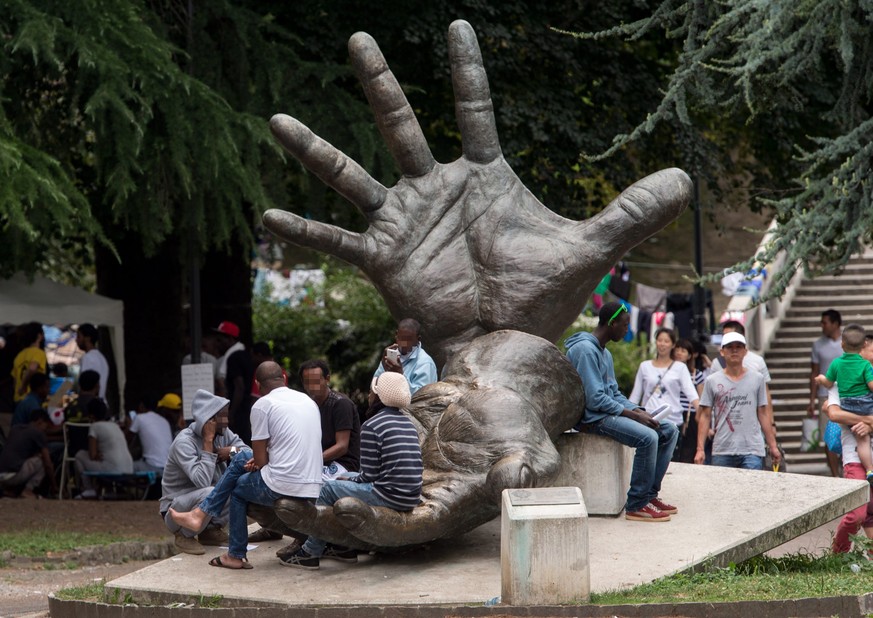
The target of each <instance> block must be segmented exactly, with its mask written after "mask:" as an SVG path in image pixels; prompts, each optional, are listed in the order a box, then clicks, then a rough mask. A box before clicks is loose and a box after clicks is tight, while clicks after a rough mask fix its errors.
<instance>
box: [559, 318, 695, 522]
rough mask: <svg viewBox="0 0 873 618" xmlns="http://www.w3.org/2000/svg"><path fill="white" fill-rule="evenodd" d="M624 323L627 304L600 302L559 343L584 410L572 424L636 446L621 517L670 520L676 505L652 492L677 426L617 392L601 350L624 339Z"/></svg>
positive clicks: (666, 463) (608, 356)
mask: <svg viewBox="0 0 873 618" xmlns="http://www.w3.org/2000/svg"><path fill="white" fill-rule="evenodd" d="M629 321H630V320H629V319H628V313H627V307H625V306H624V305H622V304H620V303H614V302H613V303H606V304H605V305H603V307H601V309H600V313H599V314H598V323H597V328H595V329H594V332H591V333H584V332H583V333H576V334H575V335H572V336H571V337H569V338H568V339H567V341H566V342H565V343H564V345H565V346H566V348H567V357H568V358H569V359H570V362H571V363H573V366H574V367H576V371H578V372H579V376H580V377H581V378H582V384H583V385H584V386H585V410H584V411H583V413H582V419H581V420H580V421H579V424H578V425H577V426H576V428H577V429H583V430H585V431H589V432H591V433H594V434H597V435H601V436H606V437H607V438H612V439H613V440H615V441H616V442H620V443H621V444H624V445H626V446H630V447H633V448H634V449H636V452H635V454H634V465H633V471H632V472H631V479H630V489H629V490H628V492H627V502H626V503H625V519H629V520H631V521H646V522H660V521H670V515H672V514H675V513H677V512H678V511H679V509H677V508H676V507H675V506H672V505H670V504H667V503H666V502H663V501H662V500H661V499H660V498H659V497H658V492H659V491H661V480H662V479H663V478H664V474H666V472H667V466H669V465H670V458H671V457H672V456H673V449H674V448H675V446H676V440H677V439H678V437H679V430H678V429H677V428H676V425H674V424H673V423H670V422H668V421H664V422H658V421H656V420H655V419H654V418H653V417H652V415H651V414H649V413H648V412H647V411H646V410H645V409H644V408H641V407H639V406H638V405H637V404H635V403H633V402H631V401H629V400H628V398H627V397H625V396H624V395H622V394H621V391H619V390H618V383H617V382H616V380H615V366H614V365H613V362H612V354H611V353H610V352H609V350H607V349H606V344H607V343H609V342H610V341H612V342H616V341H621V340H622V339H624V337H625V335H627V329H628V324H629Z"/></svg>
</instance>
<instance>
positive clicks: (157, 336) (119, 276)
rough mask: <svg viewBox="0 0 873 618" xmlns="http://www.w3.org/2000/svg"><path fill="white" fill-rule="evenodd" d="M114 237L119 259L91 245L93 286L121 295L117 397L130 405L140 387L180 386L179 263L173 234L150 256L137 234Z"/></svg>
mask: <svg viewBox="0 0 873 618" xmlns="http://www.w3.org/2000/svg"><path fill="white" fill-rule="evenodd" d="M114 242H115V246H116V248H117V250H118V253H119V256H120V258H121V262H120V263H119V262H118V260H116V258H115V256H114V255H113V254H112V253H111V252H110V251H108V250H107V249H105V248H103V247H101V246H99V245H98V246H97V247H96V249H95V261H96V270H97V292H98V293H99V294H102V295H104V296H108V297H110V298H116V299H120V300H122V301H124V352H125V365H126V376H127V382H126V386H125V389H124V393H122V401H121V402H120V403H123V408H122V409H125V410H130V409H133V408H134V407H135V406H136V404H137V403H138V401H139V398H140V397H142V395H143V394H144V393H146V392H152V393H155V394H156V395H157V396H158V397H160V396H161V395H163V394H164V393H166V392H168V391H172V390H176V391H179V392H181V385H182V380H181V375H180V370H179V367H180V361H181V358H182V355H183V353H184V352H183V350H182V340H183V334H184V332H185V314H184V312H183V310H182V277H183V271H184V269H183V266H182V265H181V264H180V262H179V251H178V246H179V241H178V239H176V238H170V239H168V241H167V242H165V243H164V244H163V245H161V247H160V248H159V250H158V252H157V253H156V254H155V255H154V256H152V257H144V256H143V251H142V241H141V240H140V238H139V237H138V236H135V235H130V234H125V235H123V236H121V237H116V238H115V239H114ZM103 339H104V338H103V337H101V347H102V344H103ZM107 358H108V356H107ZM110 363H111V365H112V366H113V368H114V363H112V362H111V361H110ZM115 388H116V389H117V388H118V387H117V384H116V386H115Z"/></svg>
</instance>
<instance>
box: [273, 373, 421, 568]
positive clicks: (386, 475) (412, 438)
mask: <svg viewBox="0 0 873 618" xmlns="http://www.w3.org/2000/svg"><path fill="white" fill-rule="evenodd" d="M372 390H373V392H375V393H376V395H377V396H378V397H379V399H380V400H381V401H382V403H384V404H385V407H384V408H382V410H381V411H380V412H379V413H378V414H377V415H376V416H374V417H373V418H371V419H370V420H368V421H367V422H365V423H364V424H363V426H362V427H361V472H360V473H350V474H348V475H344V476H342V477H340V478H339V479H337V480H331V481H327V482H326V483H325V484H324V487H322V489H321V494H320V495H319V497H318V502H316V504H317V505H320V506H333V505H334V504H335V503H336V502H337V501H338V500H340V499H341V498H346V497H351V498H357V499H358V500H361V501H363V502H365V503H366V504H370V505H373V506H383V507H387V508H389V509H393V510H396V511H411V510H412V509H414V508H415V507H416V506H418V503H419V501H420V499H421V484H422V459H421V447H420V445H419V442H418V432H417V431H416V429H415V426H414V425H413V424H412V421H411V420H409V418H408V417H407V416H405V415H404V414H403V413H402V412H401V411H400V410H401V409H402V408H405V407H406V406H408V405H409V403H410V401H411V400H412V395H411V394H410V392H409V383H408V382H407V381H406V378H405V377H403V375H401V374H399V373H395V372H387V373H384V374H382V375H381V376H379V377H376V378H373V386H372ZM320 558H331V559H333V560H340V561H342V562H357V561H358V555H357V552H356V551H355V550H353V549H347V548H345V547H339V546H335V545H329V544H328V543H327V542H325V541H323V540H321V539H317V538H314V537H311V536H310V537H309V538H308V539H307V540H306V543H304V544H303V547H301V548H300V549H298V550H297V551H295V552H294V553H292V554H283V555H280V557H279V559H280V560H281V562H282V564H284V565H286V566H291V567H297V568H302V569H317V568H319V559H320Z"/></svg>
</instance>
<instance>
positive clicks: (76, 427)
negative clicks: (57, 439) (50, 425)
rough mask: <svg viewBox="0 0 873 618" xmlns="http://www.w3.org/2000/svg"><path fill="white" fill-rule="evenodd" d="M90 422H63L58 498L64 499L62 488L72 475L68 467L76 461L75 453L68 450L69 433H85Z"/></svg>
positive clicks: (64, 488) (64, 487)
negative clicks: (62, 453) (62, 449)
mask: <svg viewBox="0 0 873 618" xmlns="http://www.w3.org/2000/svg"><path fill="white" fill-rule="evenodd" d="M90 427H91V423H73V422H70V421H67V422H66V423H64V458H63V460H62V461H61V482H60V484H59V486H58V500H63V499H64V490H66V489H67V483H69V480H70V477H72V476H74V475H73V474H71V473H70V472H69V469H70V468H69V467H70V466H72V465H73V464H74V463H75V461H76V453H71V452H70V433H75V432H78V431H83V430H84V432H85V434H86V435H87V433H88V429H89V428H90Z"/></svg>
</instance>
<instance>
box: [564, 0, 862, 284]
mask: <svg viewBox="0 0 873 618" xmlns="http://www.w3.org/2000/svg"><path fill="white" fill-rule="evenodd" d="M657 32H662V33H666V36H667V37H668V38H670V39H673V40H676V41H679V42H681V45H682V51H681V53H680V54H679V55H678V57H677V59H676V62H675V65H674V67H673V70H672V73H671V74H670V76H669V79H668V80H667V82H666V84H665V86H664V94H663V96H662V97H659V103H658V104H657V105H656V106H655V107H654V108H653V109H652V110H651V113H650V114H649V115H648V116H647V117H646V118H645V120H644V121H642V122H640V123H639V124H637V126H635V127H634V128H633V129H632V130H631V131H628V132H625V133H622V134H620V135H618V137H617V138H616V140H615V143H614V144H613V145H612V146H611V147H610V148H609V149H607V150H606V151H605V153H604V155H610V154H613V153H616V152H620V151H621V150H622V149H624V148H625V147H627V146H629V145H631V144H633V143H634V142H635V141H636V140H638V139H641V138H643V137H644V136H646V135H647V134H649V133H651V132H652V131H655V130H656V129H657V128H658V127H663V126H670V127H674V128H677V129H678V130H680V131H682V132H683V133H684V134H685V135H687V136H688V139H689V141H690V143H695V144H703V145H705V144H707V143H708V144H710V145H713V142H715V144H714V145H715V146H716V147H717V149H718V150H719V151H720V152H722V153H725V152H726V151H728V150H730V151H731V154H732V155H733V156H734V158H735V161H736V162H737V164H736V165H735V167H734V169H736V170H740V169H741V170H745V171H751V172H752V173H753V174H754V180H753V182H752V186H753V187H755V188H756V192H757V194H758V196H760V197H761V198H762V203H763V204H764V205H766V206H768V207H772V208H773V209H774V211H775V213H776V218H777V221H778V223H779V227H778V228H777V229H776V232H775V234H774V236H773V240H772V242H771V243H770V244H769V245H768V246H767V247H766V248H765V249H764V251H763V252H762V253H761V254H759V255H756V256H753V257H752V258H751V259H750V260H748V261H747V262H744V263H742V264H738V265H736V266H735V267H734V270H738V271H744V270H746V269H748V268H749V267H750V266H751V265H752V263H753V262H754V261H760V262H763V263H770V262H771V261H772V259H773V258H774V256H775V255H776V254H777V253H779V252H780V251H785V252H786V255H787V260H786V263H785V266H784V268H783V269H782V270H781V271H780V272H779V273H776V277H775V281H774V287H773V289H772V294H773V295H779V294H781V293H782V292H783V291H784V289H785V286H786V285H787V283H788V281H789V280H790V279H791V277H792V276H793V275H794V273H795V272H797V270H798V269H801V268H802V269H804V271H805V272H806V273H807V274H810V275H816V274H825V273H832V272H836V271H838V270H839V269H840V268H841V267H842V266H843V265H845V263H846V262H847V260H848V259H849V257H850V256H851V255H852V254H854V253H856V252H857V251H858V250H859V249H860V248H861V246H862V245H863V244H865V243H870V242H871V240H873V225H871V224H873V202H871V183H873V181H871V161H873V116H871V112H873V53H871V52H873V49H871V46H873V4H871V3H870V2H869V1H867V0H798V1H795V2H759V1H757V0H723V1H720V2H688V1H684V0H668V1H666V2H662V3H660V4H659V5H658V7H657V8H656V9H655V10H654V12H652V13H651V14H650V15H648V16H646V17H644V18H641V19H639V20H637V21H633V22H630V23H626V24H622V25H618V26H615V27H613V28H611V29H608V30H605V31H602V32H599V33H597V34H584V35H578V36H581V37H583V38H586V39H593V40H602V39H603V38H608V37H613V36H621V37H624V38H626V39H627V40H628V41H630V43H631V44H633V43H634V42H635V41H637V40H639V39H641V38H643V37H648V36H650V35H651V34H652V33H657ZM713 118H720V120H719V121H717V122H715V123H711V122H710V121H711V120H712V119H713ZM704 148H705V146H703V147H701V150H703V149H704ZM699 162H700V164H701V167H700V168H698V169H701V170H705V169H706V160H705V159H703V160H700V161H699Z"/></svg>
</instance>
